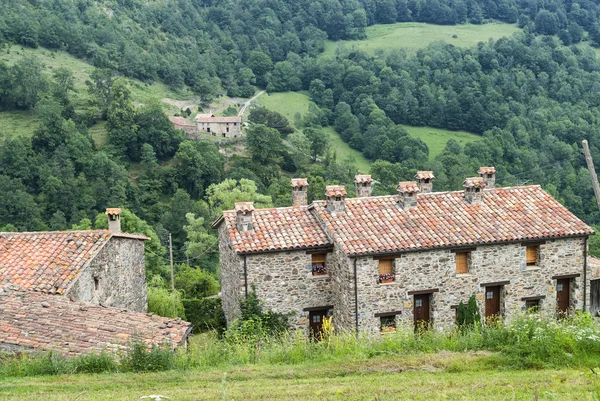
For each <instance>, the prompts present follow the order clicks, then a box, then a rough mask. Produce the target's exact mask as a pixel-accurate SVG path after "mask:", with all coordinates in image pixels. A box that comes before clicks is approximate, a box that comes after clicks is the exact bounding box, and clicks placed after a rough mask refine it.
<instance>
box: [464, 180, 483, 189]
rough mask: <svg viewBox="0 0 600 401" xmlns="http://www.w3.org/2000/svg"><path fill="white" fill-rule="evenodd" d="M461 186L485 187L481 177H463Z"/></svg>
mask: <svg viewBox="0 0 600 401" xmlns="http://www.w3.org/2000/svg"><path fill="white" fill-rule="evenodd" d="M463 187H465V188H485V182H483V178H482V177H470V178H465V181H464V182H463Z"/></svg>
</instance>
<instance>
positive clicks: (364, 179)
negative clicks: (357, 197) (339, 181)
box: [354, 174, 373, 184]
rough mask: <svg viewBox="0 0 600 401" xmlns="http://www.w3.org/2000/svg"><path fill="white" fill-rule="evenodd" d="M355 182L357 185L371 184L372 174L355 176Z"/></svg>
mask: <svg viewBox="0 0 600 401" xmlns="http://www.w3.org/2000/svg"><path fill="white" fill-rule="evenodd" d="M354 182H355V183H357V184H364V183H367V184H371V183H372V182H373V178H371V175H370V174H357V175H355V176H354Z"/></svg>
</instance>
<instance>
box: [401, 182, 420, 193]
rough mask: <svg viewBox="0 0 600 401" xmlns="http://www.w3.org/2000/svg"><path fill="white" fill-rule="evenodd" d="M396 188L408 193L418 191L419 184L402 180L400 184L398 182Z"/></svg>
mask: <svg viewBox="0 0 600 401" xmlns="http://www.w3.org/2000/svg"><path fill="white" fill-rule="evenodd" d="M396 189H397V190H398V192H400V193H404V192H408V193H414V192H419V186H418V185H417V183H416V182H415V181H402V182H401V183H400V184H398V187H397V188H396Z"/></svg>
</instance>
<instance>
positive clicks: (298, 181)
mask: <svg viewBox="0 0 600 401" xmlns="http://www.w3.org/2000/svg"><path fill="white" fill-rule="evenodd" d="M290 186H291V187H292V188H298V187H308V180H307V179H306V178H292V181H291V183H290Z"/></svg>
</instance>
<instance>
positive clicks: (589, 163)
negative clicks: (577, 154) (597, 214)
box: [581, 139, 600, 210]
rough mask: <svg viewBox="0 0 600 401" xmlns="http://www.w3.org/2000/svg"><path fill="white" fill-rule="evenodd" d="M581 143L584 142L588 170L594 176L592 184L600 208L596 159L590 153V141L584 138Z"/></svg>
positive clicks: (599, 188) (599, 187) (599, 186)
mask: <svg viewBox="0 0 600 401" xmlns="http://www.w3.org/2000/svg"><path fill="white" fill-rule="evenodd" d="M581 143H582V144H583V154H584V155H585V162H586V163H587V166H588V170H590V175H591V176H592V186H593V187H594V195H596V204H597V205H598V209H599V210H600V185H599V184H598V176H597V175H596V168H595V167H594V161H593V160H592V155H591V154H590V148H589V147H588V141H586V140H585V139H584V140H583V141H581Z"/></svg>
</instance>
